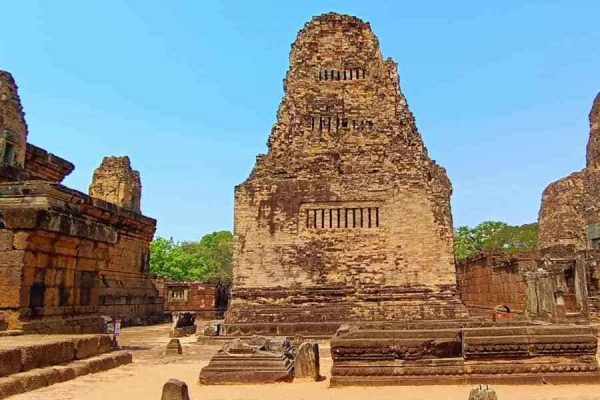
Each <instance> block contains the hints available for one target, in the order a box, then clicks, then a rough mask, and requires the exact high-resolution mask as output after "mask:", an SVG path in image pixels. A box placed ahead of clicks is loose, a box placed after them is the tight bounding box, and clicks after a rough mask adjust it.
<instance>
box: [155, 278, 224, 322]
mask: <svg viewBox="0 0 600 400" xmlns="http://www.w3.org/2000/svg"><path fill="white" fill-rule="evenodd" d="M158 285H159V286H160V287H163V288H164V290H163V291H162V296H163V300H164V305H165V306H164V308H165V311H166V312H177V311H189V312H195V313H196V319H221V318H223V314H224V312H225V310H226V309H227V305H228V302H229V285H225V284H221V283H218V282H217V283H214V282H176V281H165V280H159V281H158Z"/></svg>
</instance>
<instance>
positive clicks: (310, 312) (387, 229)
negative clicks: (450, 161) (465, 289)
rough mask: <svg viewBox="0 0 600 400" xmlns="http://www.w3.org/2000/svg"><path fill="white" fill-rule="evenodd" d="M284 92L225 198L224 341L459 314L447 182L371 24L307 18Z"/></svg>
mask: <svg viewBox="0 0 600 400" xmlns="http://www.w3.org/2000/svg"><path fill="white" fill-rule="evenodd" d="M284 92H285V94H284V97H283V100H282V102H281V105H280V107H279V110H278V113H277V122H276V123H275V125H274V127H273V129H272V132H271V135H270V137H269V141H268V148H269V150H268V153H267V154H266V155H259V156H258V157H257V160H256V165H255V166H254V169H253V171H252V173H251V175H250V177H249V178H248V179H247V180H246V181H245V182H244V183H242V184H241V185H239V186H238V187H237V188H236V191H235V235H236V247H235V269H234V288H233V292H232V303H231V306H230V309H229V311H228V313H227V317H226V330H227V333H228V334H244V333H271V334H273V333H279V334H290V333H295V332H299V333H302V332H304V333H307V332H313V333H332V332H334V331H335V329H336V328H337V327H338V326H339V325H340V323H342V322H351V321H379V320H382V321H384V320H408V319H421V320H423V319H457V318H463V317H466V311H465V308H464V306H463V304H462V303H461V301H460V300H459V298H458V296H457V293H456V275H455V267H454V256H453V228H452V217H451V213H450V195H451V192H452V187H451V184H450V181H449V180H448V177H447V175H446V171H445V170H444V168H442V167H440V166H439V165H437V164H436V163H435V162H434V161H433V160H431V159H430V158H429V156H428V154H427V149H426V148H425V146H424V144H423V141H422V138H421V136H420V134H419V132H418V130H417V127H416V125H415V120H414V117H413V115H412V113H411V112H410V110H409V108H408V105H407V102H406V99H405V98H404V95H403V94H402V92H401V90H400V87H399V78H398V73H397V64H396V63H395V62H394V61H392V60H391V59H387V60H385V59H384V58H383V57H382V54H381V51H380V48H379V43H378V40H377V37H376V36H375V35H374V33H373V32H372V31H371V28H370V25H369V24H368V23H365V22H363V21H361V20H360V19H358V18H355V17H351V16H347V15H339V14H334V13H330V14H325V15H321V16H319V17H315V18H313V20H312V21H310V22H309V23H307V24H306V25H305V27H304V29H302V30H301V31H300V32H299V34H298V37H297V39H296V42H295V43H294V44H293V45H292V50H291V53H290V69H289V71H288V73H287V76H286V79H285V81H284Z"/></svg>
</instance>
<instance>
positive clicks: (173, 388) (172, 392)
mask: <svg viewBox="0 0 600 400" xmlns="http://www.w3.org/2000/svg"><path fill="white" fill-rule="evenodd" d="M161 400H190V395H189V392H188V387H187V384H186V383H185V382H182V381H180V380H177V379H169V380H168V381H167V383H165V384H164V386H163V390H162V397H161Z"/></svg>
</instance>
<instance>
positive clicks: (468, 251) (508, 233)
mask: <svg viewBox="0 0 600 400" xmlns="http://www.w3.org/2000/svg"><path fill="white" fill-rule="evenodd" d="M537 235H538V226H537V224H535V223H533V224H525V225H521V226H513V225H508V224H507V223H505V222H501V221H484V222H482V223H480V224H479V225H477V226H476V227H474V228H470V227H468V226H460V227H458V228H457V229H456V231H455V232H454V253H455V255H456V259H457V260H462V259H465V258H467V257H469V256H470V255H473V254H475V253H477V252H479V251H482V250H492V249H499V250H502V251H504V252H505V253H514V252H517V251H531V250H533V249H535V246H536V244H537Z"/></svg>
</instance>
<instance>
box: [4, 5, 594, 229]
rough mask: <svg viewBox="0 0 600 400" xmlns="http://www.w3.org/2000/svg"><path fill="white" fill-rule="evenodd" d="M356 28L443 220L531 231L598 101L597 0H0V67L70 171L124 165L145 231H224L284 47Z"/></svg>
mask: <svg viewBox="0 0 600 400" xmlns="http://www.w3.org/2000/svg"><path fill="white" fill-rule="evenodd" d="M328 11H337V12H341V13H348V14H353V15H356V16H358V17H360V18H362V19H363V20H365V21H368V22H370V23H371V26H372V28H373V30H374V32H375V34H377V35H378V36H379V40H380V44H381V47H382V51H383V54H384V56H385V57H392V58H393V59H394V60H395V61H396V62H398V64H399V73H400V82H401V87H402V90H403V92H404V94H405V95H406V97H407V99H408V102H409V105H410V107H411V109H412V111H413V113H414V114H415V117H416V119H417V125H418V127H419V130H420V132H421V134H422V136H423V138H424V140H425V144H426V145H427V148H428V149H429V153H430V155H431V157H432V158H434V159H435V160H437V161H438V163H440V164H441V165H442V166H444V167H445V168H446V169H447V171H448V174H449V176H450V178H451V180H452V182H453V185H454V194H453V197H452V208H453V214H454V222H455V225H457V226H458V225H465V224H467V225H474V224H477V223H479V222H480V221H482V220H487V219H498V220H504V221H507V222H509V223H513V224H521V223H526V222H531V221H535V220H536V219H537V212H538V208H539V202H540V197H541V192H542V190H543V189H544V187H545V186H546V185H547V184H548V183H549V182H551V181H553V180H556V179H558V178H560V177H562V176H565V175H567V174H569V173H570V172H572V171H575V170H579V169H581V168H582V167H583V166H584V163H585V144H586V142H587V134H588V130H589V128H588V119H587V116H588V112H589V110H590V107H591V103H592V100H593V98H594V96H595V95H596V93H597V92H598V91H600V25H599V24H598V15H600V2H598V1H595V0H594V1H592V0H590V1H577V0H573V1H549V0H548V1H525V0H521V1H513V0H505V1H501V2H500V1H496V2H492V1H441V0H440V1H419V2H417V1H374V0H371V1H364V0H362V1H353V0H344V1H327V0H320V1H294V2H292V1H290V2H288V1H272V2H266V1H247V2H241V1H239V2H234V1H218V2H217V1H214V2H202V1H185V2H183V1H181V2H177V1H172V2H165V1H148V0H147V1H127V2H126V1H101V2H84V1H80V2H77V1H74V0H73V1H52V2H49V1H41V0H40V1H29V0H23V1H6V2H4V3H3V4H2V14H3V18H2V24H0V37H2V40H0V69H5V70H8V71H10V72H12V73H13V75H14V76H15V78H16V79H17V82H18V84H19V86H20V93H21V99H22V101H23V105H24V107H25V111H26V113H27V121H28V123H29V127H30V141H31V142H32V143H34V144H36V145H38V146H42V147H44V148H46V149H48V150H49V151H51V152H53V153H55V154H57V155H59V156H62V157H64V158H67V159H68V160H71V161H72V162H74V163H75V164H76V170H75V171H74V172H73V174H72V175H71V176H70V177H69V178H68V179H67V180H66V181H65V183H66V184H67V185H69V186H71V187H74V188H76V189H79V190H82V191H84V192H87V187H88V185H89V183H90V179H91V175H92V172H93V170H94V168H95V167H96V166H97V165H98V164H99V163H100V161H101V159H102V157H103V156H104V155H124V154H127V155H129V156H130V157H131V159H132V163H133V166H134V167H135V168H136V169H138V170H139V171H140V172H141V175H142V183H143V186H144V191H143V198H142V208H143V211H144V213H145V214H147V215H149V216H152V217H155V218H157V219H158V234H159V235H162V236H172V237H174V238H175V239H178V240H189V239H197V238H199V237H201V236H202V235H203V234H205V233H208V232H211V231H213V230H218V229H231V228H232V221H233V188H234V186H235V185H236V184H239V183H241V182H242V181H243V180H244V179H246V177H247V176H248V174H249V172H250V170H251V168H252V166H253V163H254V159H255V156H256V154H258V153H263V152H265V151H266V145H265V143H266V141H267V137H268V134H269V132H270V130H271V127H272V125H273V123H274V120H275V114H276V110H277V107H278V105H279V102H280V100H281V96H282V94H283V88H282V79H283V77H284V75H285V72H286V70H287V63H288V55H289V50H290V44H291V43H292V42H293V40H294V39H295V37H296V33H297V31H298V30H299V29H300V28H301V27H302V26H303V24H304V23H305V22H306V21H308V20H309V19H310V18H311V17H312V16H313V15H317V14H321V13H323V12H328Z"/></svg>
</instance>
